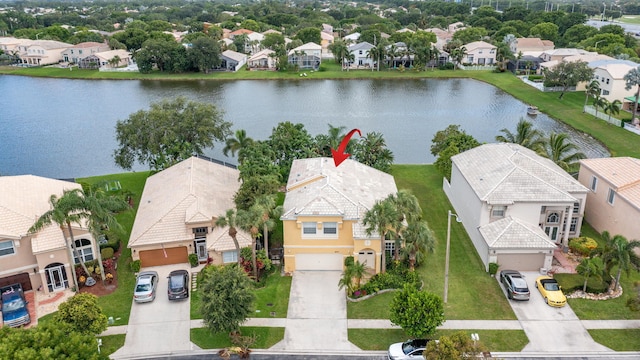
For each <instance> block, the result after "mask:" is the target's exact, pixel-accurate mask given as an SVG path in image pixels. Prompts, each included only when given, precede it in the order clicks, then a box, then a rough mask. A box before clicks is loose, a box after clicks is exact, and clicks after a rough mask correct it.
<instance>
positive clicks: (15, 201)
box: [0, 175, 82, 252]
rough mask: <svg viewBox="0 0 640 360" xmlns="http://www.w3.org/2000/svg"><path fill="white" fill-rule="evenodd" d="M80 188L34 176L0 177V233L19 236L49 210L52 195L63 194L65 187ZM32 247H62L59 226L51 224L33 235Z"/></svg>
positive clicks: (69, 188) (68, 188)
mask: <svg viewBox="0 0 640 360" xmlns="http://www.w3.org/2000/svg"><path fill="white" fill-rule="evenodd" d="M72 189H82V186H80V184H76V183H72V182H68V181H62V180H55V179H49V178H45V177H40V176H34V175H18V176H0V194H2V196H0V236H2V237H7V238H11V239H20V238H21V237H24V236H27V235H28V231H29V228H30V227H31V226H32V225H33V224H34V223H35V222H36V220H37V219H38V218H39V217H40V216H41V215H42V214H44V213H45V212H47V211H49V210H50V209H51V205H50V204H49V198H50V197H51V195H56V196H58V197H60V196H62V194H63V192H64V191H65V190H72ZM31 245H32V250H33V251H34V252H42V251H47V250H52V249H58V248H63V247H64V246H65V243H64V237H63V235H62V232H61V231H60V228H59V227H58V226H57V225H55V224H53V225H50V226H48V227H46V228H44V229H42V231H40V232H38V233H37V234H36V236H35V237H34V238H33V240H32V242H31Z"/></svg>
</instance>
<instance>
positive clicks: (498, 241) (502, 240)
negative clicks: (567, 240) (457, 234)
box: [478, 216, 556, 249]
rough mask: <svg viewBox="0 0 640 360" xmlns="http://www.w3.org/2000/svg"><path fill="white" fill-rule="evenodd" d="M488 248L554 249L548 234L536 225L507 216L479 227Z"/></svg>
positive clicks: (554, 246)
mask: <svg viewBox="0 0 640 360" xmlns="http://www.w3.org/2000/svg"><path fill="white" fill-rule="evenodd" d="M478 230H479V231H480V234H481V235H482V238H483V239H484V241H485V242H486V243H487V245H488V246H489V249H555V248H556V245H555V244H554V243H553V242H552V241H551V240H549V236H547V234H545V233H544V231H542V229H541V228H540V227H538V226H536V225H533V224H529V223H527V222H525V221H522V220H520V219H516V218H512V217H511V216H507V217H505V218H503V219H500V220H497V221H494V222H491V223H488V224H486V225H483V226H481V227H480V228H479V229H478Z"/></svg>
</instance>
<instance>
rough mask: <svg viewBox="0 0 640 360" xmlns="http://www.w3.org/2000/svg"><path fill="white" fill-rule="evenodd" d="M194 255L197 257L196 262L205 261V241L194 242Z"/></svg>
mask: <svg viewBox="0 0 640 360" xmlns="http://www.w3.org/2000/svg"><path fill="white" fill-rule="evenodd" d="M196 254H197V255H198V261H207V258H208V256H207V241H206V240H197V241H196Z"/></svg>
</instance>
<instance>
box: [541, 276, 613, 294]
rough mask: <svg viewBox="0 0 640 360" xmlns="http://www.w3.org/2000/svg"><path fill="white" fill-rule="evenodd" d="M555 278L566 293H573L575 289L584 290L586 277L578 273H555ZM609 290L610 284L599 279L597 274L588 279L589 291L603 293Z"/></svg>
mask: <svg viewBox="0 0 640 360" xmlns="http://www.w3.org/2000/svg"><path fill="white" fill-rule="evenodd" d="M553 278H554V279H556V280H557V281H558V284H559V285H560V286H562V291H563V292H564V293H565V294H569V293H572V292H574V291H578V290H580V291H582V287H583V286H584V277H583V276H582V275H578V274H555V275H554V276H553ZM608 290H609V284H608V283H607V282H606V281H603V280H601V279H598V278H597V277H596V276H590V277H589V280H588V281H587V292H588V293H592V294H602V293H605V292H607V291H608Z"/></svg>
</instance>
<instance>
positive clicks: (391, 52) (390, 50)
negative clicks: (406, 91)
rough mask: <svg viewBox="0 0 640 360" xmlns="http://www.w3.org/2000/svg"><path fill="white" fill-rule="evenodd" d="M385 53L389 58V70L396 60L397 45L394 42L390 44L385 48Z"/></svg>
mask: <svg viewBox="0 0 640 360" xmlns="http://www.w3.org/2000/svg"><path fill="white" fill-rule="evenodd" d="M385 53H386V55H387V57H388V58H389V70H391V68H392V67H393V63H394V62H395V61H396V56H398V47H397V46H396V44H391V45H389V46H388V47H387V48H386V50H385Z"/></svg>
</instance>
